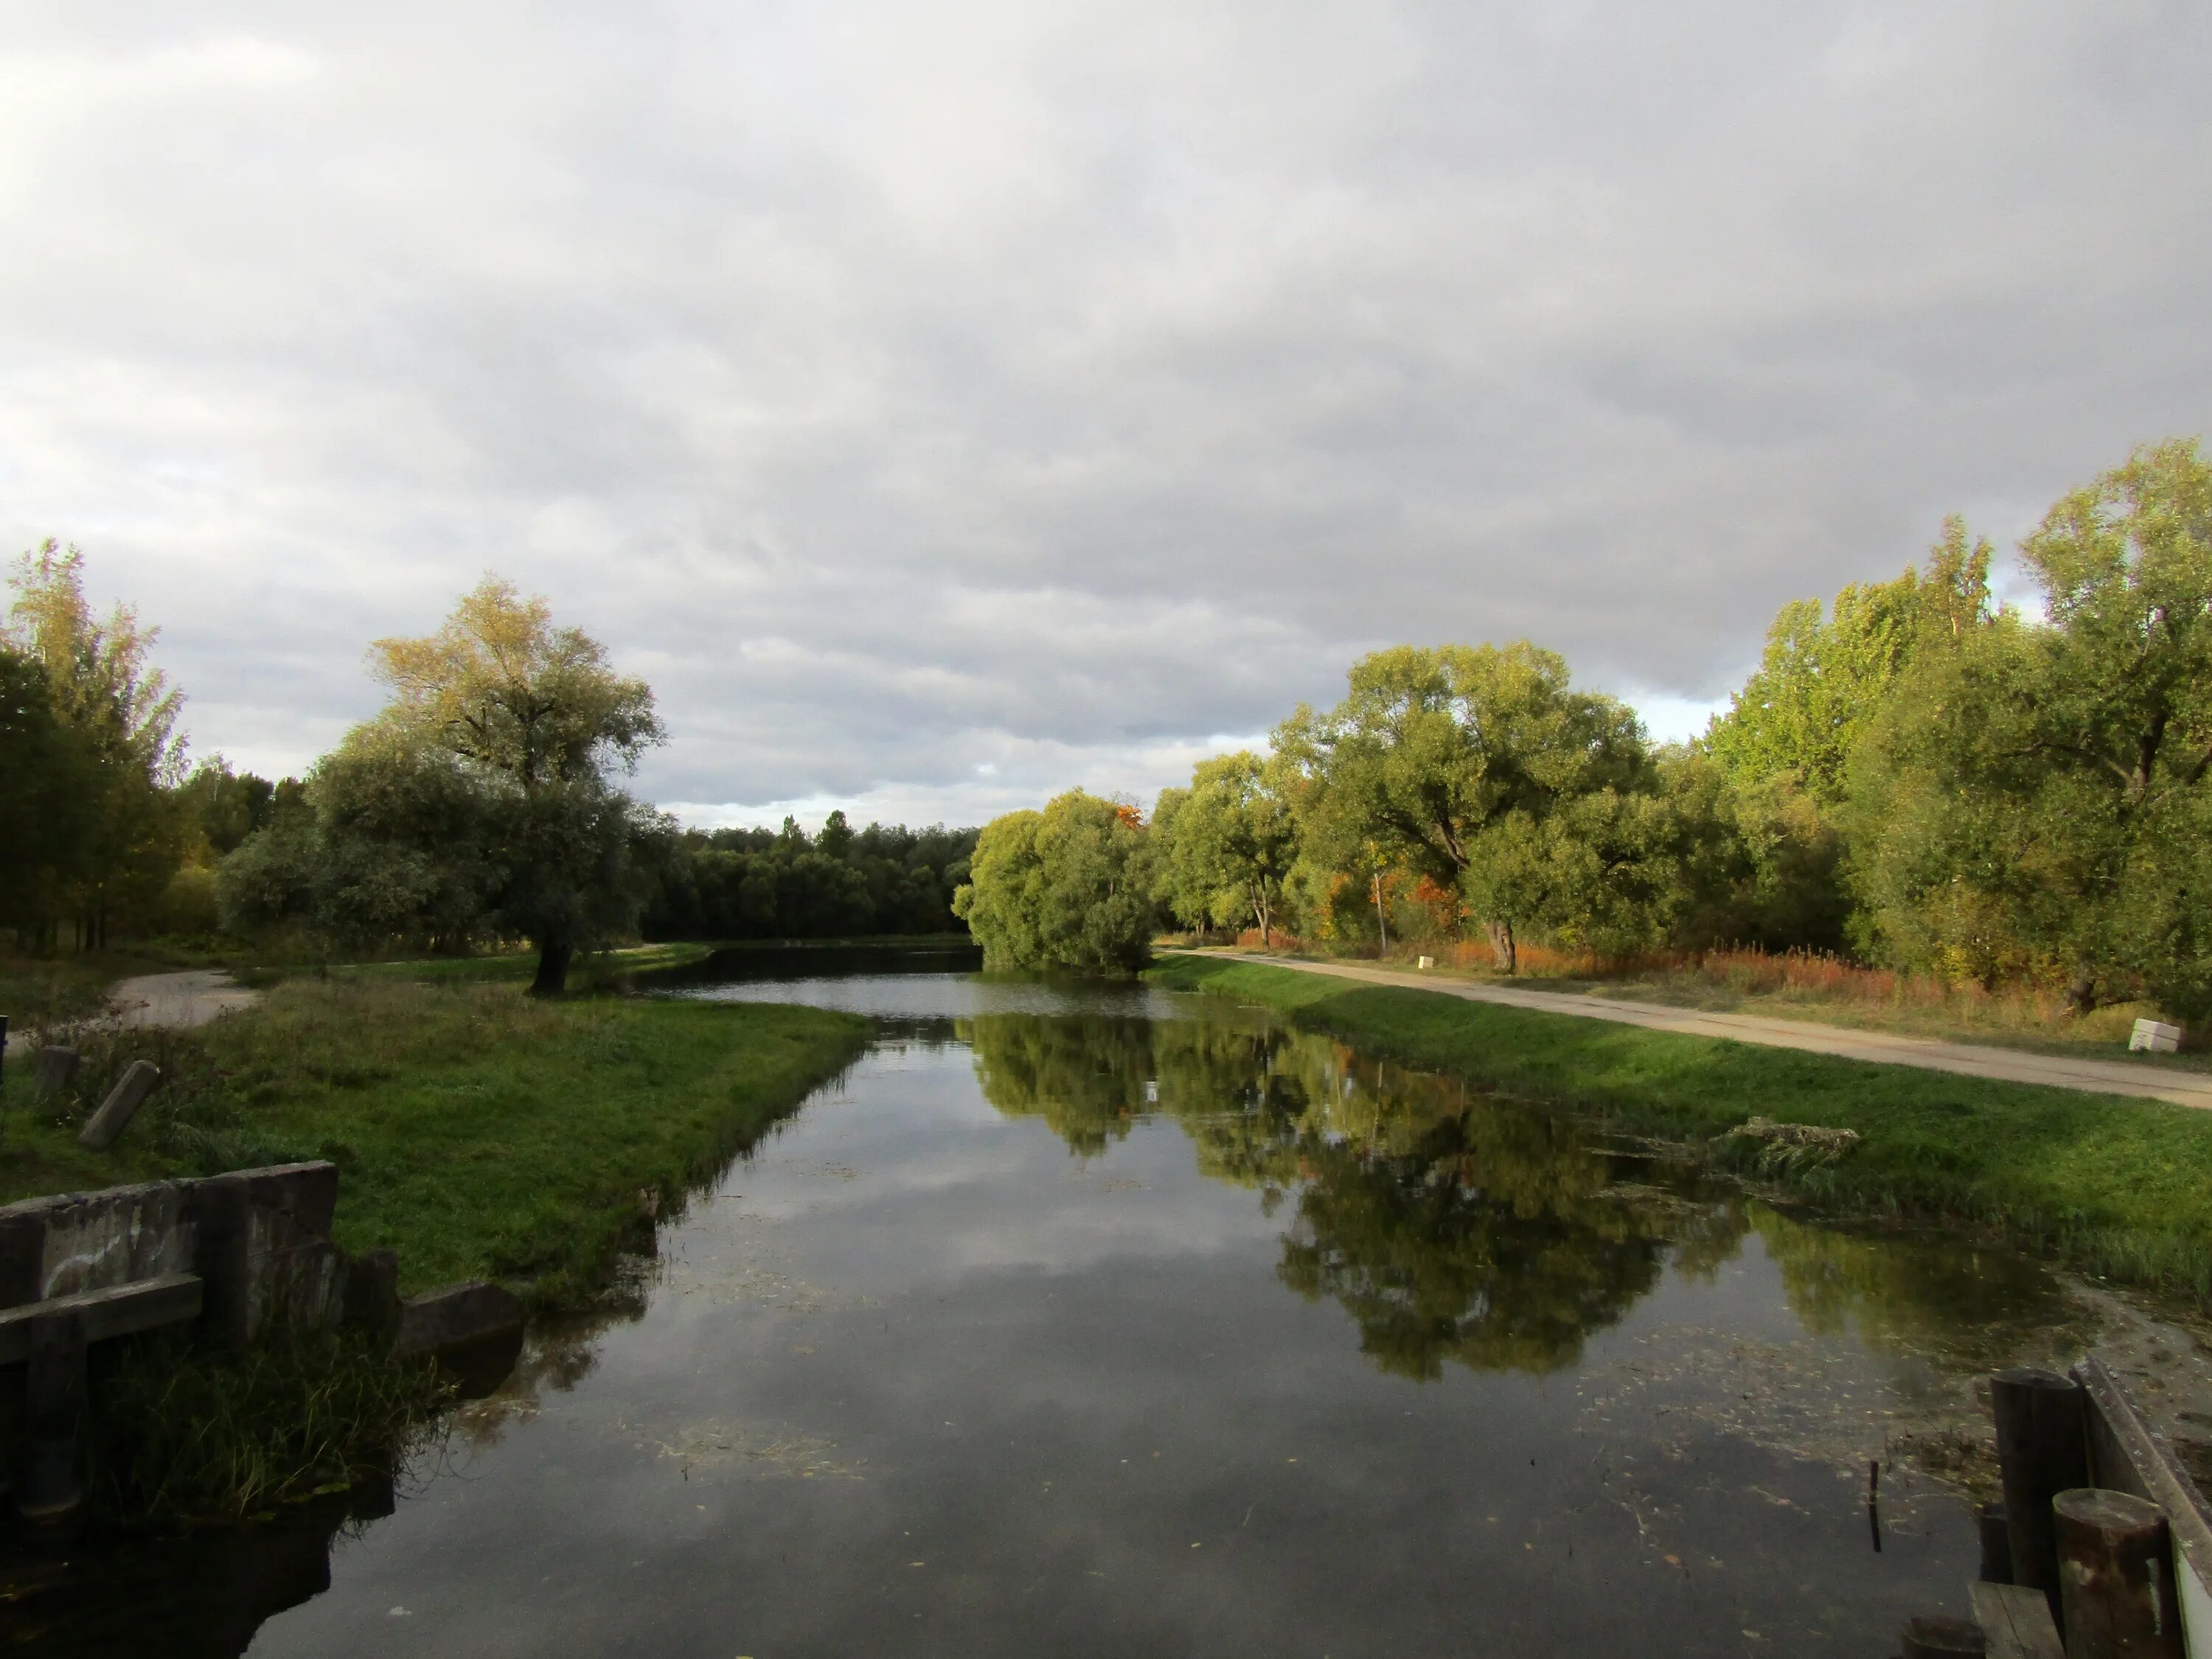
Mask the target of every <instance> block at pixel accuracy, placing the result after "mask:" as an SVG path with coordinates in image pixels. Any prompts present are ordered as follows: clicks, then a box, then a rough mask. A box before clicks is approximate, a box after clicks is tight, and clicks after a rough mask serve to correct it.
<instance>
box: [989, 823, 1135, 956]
mask: <svg viewBox="0 0 2212 1659" xmlns="http://www.w3.org/2000/svg"><path fill="white" fill-rule="evenodd" d="M1152 859H1153V849H1152V839H1151V836H1149V835H1148V834H1147V832H1146V827H1145V824H1144V823H1143V821H1142V820H1141V819H1140V818H1139V817H1138V816H1137V813H1136V811H1135V809H1134V808H1133V807H1128V806H1123V805H1120V804H1119V803H1117V802H1115V801H1110V800H1102V799H1099V798H1098V797H1097V796H1096V795H1089V794H1085V793H1084V792H1083V791H1081V790H1079V789H1071V790H1070V791H1068V793H1066V794H1064V795H1060V796H1059V797H1057V798H1055V799H1054V800H1052V801H1051V802H1049V803H1048V804H1047V805H1046V806H1045V809H1044V810H1043V811H1042V812H1030V811H1023V812H1009V813H1007V814H1006V815H1005V816H1004V817H997V818H994V819H992V820H991V822H990V823H987V824H985V825H984V826H983V831H982V834H981V836H979V837H978V838H977V840H976V842H975V857H974V859H973V860H971V861H970V863H969V878H968V881H967V883H966V884H964V885H963V886H962V887H961V888H960V889H959V890H957V891H956V892H955V893H954V894H953V896H952V913H953V914H954V915H957V916H958V917H959V918H960V919H961V920H962V921H965V922H966V923H967V924H968V927H969V932H970V933H974V934H975V939H976V942H977V943H978V944H980V945H981V946H982V947H983V959H984V961H985V962H986V963H988V964H989V965H990V966H992V967H994V968H1066V969H1074V970H1076V971H1077V972H1080V973H1127V972H1130V971H1132V970H1133V969H1139V968H1141V967H1143V966H1144V965H1145V963H1146V962H1147V961H1148V960H1149V959H1150V958H1151V955H1152V933H1153V927H1154V922H1155V921H1156V919H1157V918H1156V915H1155V912H1154V909H1153V904H1152Z"/></svg>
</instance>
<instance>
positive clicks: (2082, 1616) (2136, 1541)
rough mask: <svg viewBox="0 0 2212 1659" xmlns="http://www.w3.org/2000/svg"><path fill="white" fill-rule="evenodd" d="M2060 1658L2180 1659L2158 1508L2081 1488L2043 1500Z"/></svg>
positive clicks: (2167, 1542) (2169, 1553) (2168, 1549)
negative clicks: (2053, 1529) (2052, 1555)
mask: <svg viewBox="0 0 2212 1659" xmlns="http://www.w3.org/2000/svg"><path fill="white" fill-rule="evenodd" d="M2051 1512H2052V1514H2053V1515H2054V1516H2055V1517H2056V1518H2057V1534H2058V1576H2059V1585H2060V1590H2061V1595H2062V1601H2063V1613H2062V1617H2061V1621H2060V1622H2061V1625H2062V1626H2063V1629H2064V1630H2065V1632H2066V1652H2067V1656H2068V1659H2137V1656H2141V1659H2181V1656H2182V1648H2181V1609H2180V1605H2179V1600H2178V1599H2177V1596H2176V1593H2175V1589H2174V1583H2173V1549H2172V1541H2171V1539H2170V1538H2169V1536H2168V1534H2167V1531H2166V1511H2165V1510H2161V1509H2160V1508H2159V1506H2158V1505H2157V1504H2153V1503H2150V1502H2148V1501H2147V1500H2145V1499H2143V1498H2136V1497H2134V1496H2132V1495H2131V1494H2130V1493H2127V1492H2107V1491H2105V1490H2103V1489H2101V1488H2099V1487H2094V1486H2085V1487H2081V1488H2079V1489H2077V1490H2075V1491H2073V1492H2061V1493H2059V1494H2058V1497H2057V1501H2055V1502H2054V1503H2053V1504H2052V1505H2051Z"/></svg>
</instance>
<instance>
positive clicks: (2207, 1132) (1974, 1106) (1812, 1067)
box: [1147, 957, 2212, 1298]
mask: <svg viewBox="0 0 2212 1659" xmlns="http://www.w3.org/2000/svg"><path fill="white" fill-rule="evenodd" d="M1147 977H1149V978H1150V979H1152V981H1154V982H1156V983H1158V984H1162V985H1165V986H1169V987H1178V988H1182V989H1188V990H1205V991H1212V992H1219V993H1225V994H1231V995H1235V996H1237V997H1240V998H1243V999H1244V1000H1249V1001H1253V1002H1258V1003H1261V1004H1264V1005H1266V1006H1269V1007H1271V1008H1273V1009H1275V1010H1277V1011H1278V1012H1281V1013H1282V1014H1284V1015H1285V1017H1287V1018H1290V1019H1291V1021H1292V1022H1293V1023H1295V1024H1299V1025H1302V1026H1305V1027H1308V1028H1310V1029H1313V1030H1323V1031H1328V1032H1330V1033H1333V1034H1334V1035H1336V1036H1342V1037H1344V1038H1346V1040H1348V1041H1350V1042H1355V1043H1357V1044H1358V1046H1359V1047H1360V1048H1364V1049H1366V1050H1368V1051H1370V1052H1372V1053H1376V1054H1386V1055H1389V1056H1391V1057H1393V1058H1396V1059H1399V1060H1405V1061H1407V1062H1409V1063H1411V1064H1413V1065H1418V1066H1425V1067H1428V1068H1431V1069H1434V1070H1437V1071H1443V1072H1450V1073H1456V1074H1458V1075H1461V1076H1463V1077H1466V1078H1468V1079H1470V1080H1472V1081H1474V1082H1476V1083H1479V1084H1481V1085H1484V1086H1485V1087H1487V1088H1491V1089H1495V1090H1498V1091H1501V1092H1504V1093H1507V1094H1510V1095H1513V1096H1516V1097H1520V1098H1523V1099H1528V1100H1534V1101H1540V1102H1543V1103H1550V1104H1556V1105H1559V1106H1564V1107H1568V1108H1572V1109H1582V1110H1587V1111H1590V1112H1594V1113H1597V1114H1601V1115H1604V1116H1605V1117H1607V1118H1608V1119H1611V1120H1613V1121H1617V1122H1618V1123H1620V1125H1622V1126H1623V1127H1628V1128H1632V1129H1635V1130H1638V1131H1642V1132H1644V1133H1653V1134H1659V1135H1664V1136H1668V1137H1670V1138H1674V1139H1692V1140H1709V1139H1711V1138H1713V1137H1717V1136H1720V1135H1722V1134H1724V1133H1726V1131H1728V1130H1729V1129H1730V1128H1733V1127H1735V1126H1736V1125H1737V1124H1740V1123H1741V1122H1742V1121H1744V1120H1745V1119H1746V1118H1747V1117H1750V1116H1752V1115H1765V1116H1767V1117H1771V1118H1775V1119H1779V1120H1781V1121H1787V1122H1794V1123H1809V1124H1817V1125H1820V1126H1822V1127H1832V1128H1845V1129H1854V1130H1857V1132H1858V1133H1859V1134H1860V1135H1862V1136H1863V1137H1864V1139H1863V1142H1862V1144H1861V1145H1860V1146H1858V1147H1857V1149H1856V1150H1855V1151H1853V1152H1850V1153H1849V1154H1847V1155H1846V1156H1845V1157H1844V1158H1842V1159H1840V1160H1839V1161H1838V1162H1835V1163H1833V1164H1827V1165H1825V1166H1820V1167H1814V1168H1809V1169H1804V1170H1795V1171H1793V1170H1786V1169H1785V1170H1778V1171H1774V1172H1772V1174H1773V1177H1774V1178H1775V1179H1777V1180H1778V1181H1781V1182H1784V1183H1786V1184H1788V1185H1790V1186H1791V1187H1793V1188H1796V1189H1797V1190H1799V1191H1801V1192H1802V1193H1803V1194H1806V1195H1807V1196H1808V1197H1810V1198H1813V1199H1815V1200H1820V1201H1822V1202H1824V1203H1826V1204H1829V1205H1832V1206H1835V1207H1837V1208H1838V1209H1844V1210H1850V1211H1855V1212H1886V1213H1892V1214H1902V1215H1921V1216H1930V1217H1943V1218H1952V1219H1958V1220H1964V1221H1967V1222H1971V1223H1975V1224H1980V1225H1992V1226H1997V1227H2002V1229H2004V1230H2005V1231H2008V1233H2010V1234H2011V1235H2013V1236H2014V1237H2018V1238H2021V1239H2022V1240H2023V1241H2027V1242H2033V1243H2038V1244H2040V1245H2042V1246H2044V1247H2046V1248H2049V1249H2053V1250H2055V1251H2057V1252H2058V1253H2059V1254H2061V1255H2063V1256H2065V1257H2066V1258H2067V1259H2069V1260H2071V1261H2075V1262H2077V1263H2079V1264H2081V1265H2082V1266H2085V1267H2091V1268H2093V1269H2095V1270H2096V1271H2099V1272H2102V1273H2111V1274H2112V1275H2114V1276H2115V1277H2124V1278H2127V1279H2134V1280H2137V1281H2140V1282H2146V1283H2155V1284H2166V1285H2185V1286H2187V1287H2189V1288H2190V1289H2191V1290H2193V1291H2194V1292H2195V1293H2196V1294H2197V1296H2198V1297H2200V1298H2203V1297H2212V1113H2206V1112H2202V1111H2197V1110H2193V1109H2191V1108H2188V1107H2185V1106H2175V1105H2169V1104H2167V1103H2164V1102H2160V1101H2149V1100H2136V1099H2127V1098H2122V1097H2116V1096H2109V1095H2089V1094H2081V1093H2076V1092H2075V1091H2070V1090H2064V1089H2051V1088H2042V1087H2038V1086H2035V1085H2027V1084H2010V1083H1997V1082H1988V1081H1984V1080H1981V1079H1973V1078H1964V1077H1956V1076H1953V1075H1950V1074H1948V1073H1941V1072H1923V1071H1918V1070H1916V1069H1913V1068H1910V1067H1905V1066H1877V1065H1871V1064H1868V1063H1866V1062H1863V1061H1858V1060H1838V1059H1834V1058H1832V1057H1830V1056H1827V1055H1824V1054H1801V1053H1798V1052H1796V1051H1794V1050H1790V1049H1784V1048H1757V1047H1753V1046H1752V1045H1749V1044H1746V1043H1737V1042H1723V1041H1721V1040H1719V1039H1717V1038H1711V1037H1697V1036H1682V1035H1680V1034H1677V1033H1674V1032H1666V1031H1650V1030H1641V1029H1639V1028H1638V1027H1635V1026H1628V1025H1613V1024H1607V1023H1604V1022H1601V1021H1597V1020H1592V1019H1584V1018H1576V1017H1575V1016H1572V1015H1568V1014H1552V1013H1543V1012H1535V1011H1533V1010H1527V1009H1521V1008H1510V1007H1501V1006H1496V1005H1492V1004H1485V1003H1473V1002H1467V1001H1463V1000H1461V999H1459V998H1456V997H1451V996H1446V995H1442V994H1437V993H1435V992H1428V991H1415V990H1401V989H1396V988H1393V987H1380V986H1347V985H1346V983H1345V982H1344V981H1341V980H1334V979H1328V978H1325V977H1322V976H1321V975H1314V974H1304V973H1299V972H1297V971H1295V970H1293V969H1285V968H1271V967H1266V966H1262V965H1260V964H1256V963H1237V962H1234V961H1226V960H1222V959H1219V958H1203V957H1170V958H1168V959H1166V960H1164V962H1162V963H1160V964H1159V965H1158V966H1157V967H1155V968H1153V969H1151V970H1150V973H1149V974H1148V975H1147ZM1713 1152H1714V1155H1715V1156H1716V1157H1719V1158H1725V1159H1728V1160H1729V1161H1732V1162H1737V1163H1743V1162H1747V1161H1749V1160H1752V1159H1753V1158H1755V1156H1756V1152H1755V1149H1754V1148H1753V1146H1750V1145H1749V1144H1748V1143H1746V1142H1742V1141H1735V1142H1725V1143H1722V1144H1721V1145H1719V1146H1716V1147H1714V1148H1713Z"/></svg>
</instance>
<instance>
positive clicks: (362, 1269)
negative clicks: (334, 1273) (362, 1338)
mask: <svg viewBox="0 0 2212 1659" xmlns="http://www.w3.org/2000/svg"><path fill="white" fill-rule="evenodd" d="M399 1305H400V1304H399V1253H398V1251H397V1250H371V1251H370V1252H369V1253H368V1255H357V1256H356V1257H354V1258H353V1260H351V1261H349V1262H347V1263H346V1284H345V1323H346V1324H347V1325H348V1326H349V1328H352V1329H354V1330H357V1331H362V1332H364V1333H366V1334H368V1336H370V1337H372V1338H373V1339H374V1340H377V1341H379V1342H381V1343H385V1344H387V1345H388V1344H390V1343H391V1342H392V1341H393V1340H396V1339H397V1338H398V1334H399Z"/></svg>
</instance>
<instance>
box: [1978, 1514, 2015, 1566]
mask: <svg viewBox="0 0 2212 1659" xmlns="http://www.w3.org/2000/svg"><path fill="white" fill-rule="evenodd" d="M1978 1519H1979V1522H1980V1526H1981V1532H1982V1583H1984V1584H2009V1583H2012V1532H2011V1529H2010V1528H2008V1527H2007V1526H2006V1525H2005V1506H2004V1504H2003V1503H2002V1501H2000V1502H1998V1503H1995V1504H1983V1505H1982V1512H1981V1515H1980V1516H1979V1517H1978Z"/></svg>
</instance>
